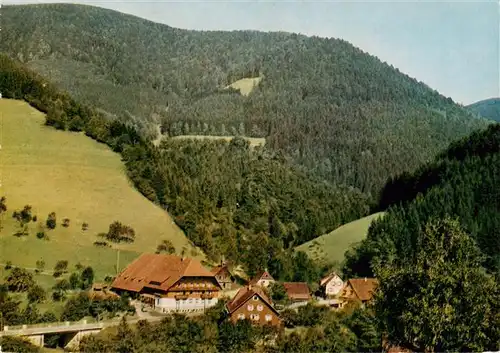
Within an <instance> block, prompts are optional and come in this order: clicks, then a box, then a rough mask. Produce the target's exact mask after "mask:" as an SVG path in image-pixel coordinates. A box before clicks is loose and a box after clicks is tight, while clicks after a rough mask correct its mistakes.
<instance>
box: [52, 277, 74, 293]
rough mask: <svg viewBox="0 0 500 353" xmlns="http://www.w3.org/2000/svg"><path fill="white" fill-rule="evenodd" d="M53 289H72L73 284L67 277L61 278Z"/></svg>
mask: <svg viewBox="0 0 500 353" xmlns="http://www.w3.org/2000/svg"><path fill="white" fill-rule="evenodd" d="M52 289H54V290H56V291H67V290H69V289H71V285H70V283H69V282H68V280H66V279H61V280H60V281H57V283H56V284H54V287H52Z"/></svg>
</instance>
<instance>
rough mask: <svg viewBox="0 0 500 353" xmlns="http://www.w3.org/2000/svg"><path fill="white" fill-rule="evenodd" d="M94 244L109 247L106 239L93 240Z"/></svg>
mask: <svg viewBox="0 0 500 353" xmlns="http://www.w3.org/2000/svg"><path fill="white" fill-rule="evenodd" d="M94 245H95V246H105V247H109V246H111V245H109V244H108V242H107V241H95V242H94Z"/></svg>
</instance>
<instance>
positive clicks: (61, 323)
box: [3, 318, 103, 331]
mask: <svg viewBox="0 0 500 353" xmlns="http://www.w3.org/2000/svg"><path fill="white" fill-rule="evenodd" d="M100 322H103V321H97V319H95V318H86V319H82V320H80V321H57V322H42V323H39V324H29V325H13V326H10V325H5V326H4V328H3V331H16V330H28V329H33V328H47V327H63V326H78V325H85V324H92V323H100Z"/></svg>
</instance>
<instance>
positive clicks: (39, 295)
mask: <svg viewBox="0 0 500 353" xmlns="http://www.w3.org/2000/svg"><path fill="white" fill-rule="evenodd" d="M46 298H47V295H46V293H45V290H44V289H43V288H42V287H40V286H39V285H34V286H33V287H31V288H30V289H29V290H28V301H29V302H30V303H42V302H43V301H45V299H46Z"/></svg>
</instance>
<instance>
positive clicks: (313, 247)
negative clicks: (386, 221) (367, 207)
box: [296, 212, 384, 264]
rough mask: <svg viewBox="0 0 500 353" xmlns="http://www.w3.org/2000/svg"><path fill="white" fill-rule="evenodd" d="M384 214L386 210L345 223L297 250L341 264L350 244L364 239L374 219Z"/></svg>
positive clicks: (331, 262) (325, 261)
mask: <svg viewBox="0 0 500 353" xmlns="http://www.w3.org/2000/svg"><path fill="white" fill-rule="evenodd" d="M383 215H384V212H379V213H374V214H372V215H369V216H366V217H364V218H361V219H358V220H356V221H353V222H350V223H347V224H344V225H343V226H341V227H339V228H337V229H335V230H334V231H332V232H330V233H328V234H324V235H322V236H320V237H318V238H316V239H313V240H311V241H308V242H307V243H304V244H301V245H299V246H298V247H297V248H296V250H300V251H304V252H306V253H307V254H308V255H309V256H311V257H312V258H313V259H314V260H317V261H319V262H322V263H328V264H335V263H336V264H339V263H341V262H342V261H343V260H344V253H345V251H346V250H347V249H348V248H349V246H350V245H351V244H354V243H357V242H359V241H361V240H363V239H364V238H365V237H366V234H367V233H368V228H369V227H370V225H371V223H372V221H373V220H374V219H377V218H379V217H382V216H383Z"/></svg>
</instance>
